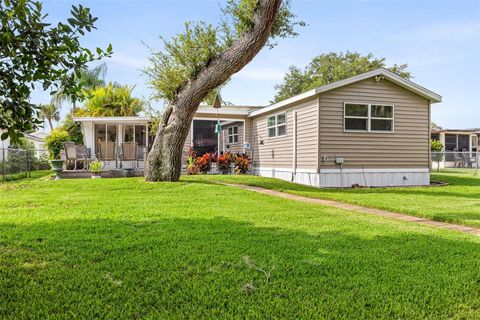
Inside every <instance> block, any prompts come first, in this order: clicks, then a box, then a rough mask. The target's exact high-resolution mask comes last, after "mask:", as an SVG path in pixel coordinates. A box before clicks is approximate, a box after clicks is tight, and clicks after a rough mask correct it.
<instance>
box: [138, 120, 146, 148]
mask: <svg viewBox="0 0 480 320" xmlns="http://www.w3.org/2000/svg"><path fill="white" fill-rule="evenodd" d="M135 142H136V143H137V145H138V146H139V147H142V148H143V147H146V146H147V127H146V126H144V125H136V126H135Z"/></svg>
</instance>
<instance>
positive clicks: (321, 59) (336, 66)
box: [274, 51, 411, 102]
mask: <svg viewBox="0 0 480 320" xmlns="http://www.w3.org/2000/svg"><path fill="white" fill-rule="evenodd" d="M407 67H408V65H407V64H401V65H397V64H395V65H393V66H392V67H388V68H387V66H386V63H385V58H376V57H375V56H374V55H373V54H372V53H369V54H367V55H362V54H360V53H358V52H350V51H347V52H345V53H343V52H340V53H335V52H331V53H327V54H321V55H319V56H317V57H315V58H313V59H312V61H311V62H310V63H309V64H308V65H307V66H306V67H305V68H304V69H301V68H299V67H296V66H291V67H290V68H289V71H288V72H287V73H286V74H285V76H284V77H283V82H282V83H280V84H277V85H275V89H276V90H277V93H276V95H275V98H274V102H278V101H281V100H284V99H287V98H290V97H293V96H295V95H297V94H300V93H302V92H305V91H308V90H310V89H314V88H317V87H320V86H323V85H326V84H329V83H332V82H335V81H339V80H343V79H346V78H350V77H353V76H356V75H358V74H361V73H365V72H368V71H371V70H374V69H378V68H387V69H389V70H390V71H392V72H393V73H395V74H397V75H399V76H401V77H403V78H405V79H410V78H411V74H410V72H408V71H407Z"/></svg>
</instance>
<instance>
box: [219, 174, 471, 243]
mask: <svg viewBox="0 0 480 320" xmlns="http://www.w3.org/2000/svg"><path fill="white" fill-rule="evenodd" d="M224 185H227V186H232V187H238V188H242V189H246V190H250V191H255V192H258V193H263V194H267V195H270V196H276V197H281V198H285V199H290V200H296V201H302V202H307V203H315V204H321V205H325V206H330V207H335V208H340V209H344V210H350V211H356V212H361V213H367V214H371V215H376V216H381V217H386V218H390V219H395V220H401V221H407V222H414V223H418V224H423V225H427V226H432V227H437V228H442V229H449V230H455V231H460V232H463V233H468V234H473V235H475V236H480V229H479V228H474V227H467V226H462V225H459V224H454V223H446V222H439V221H433V220H429V219H426V218H419V217H414V216H409V215H406V214H401V213H395V212H390V211H385V210H380V209H374V208H368V207H363V206H358V205H354V204H348V203H343V202H337V201H332V200H323V199H315V198H308V197H304V196H299V195H295V194H290V193H285V192H281V191H275V190H270V189H265V188H260V187H253V186H247V185H241V184H230V183H225V184H224Z"/></svg>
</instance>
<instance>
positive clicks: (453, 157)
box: [432, 151, 480, 171]
mask: <svg viewBox="0 0 480 320" xmlns="http://www.w3.org/2000/svg"><path fill="white" fill-rule="evenodd" d="M432 168H433V170H439V169H447V168H452V169H461V168H463V169H472V170H475V171H478V169H479V168H480V165H479V152H475V151H432Z"/></svg>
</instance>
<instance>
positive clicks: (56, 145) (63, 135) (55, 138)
mask: <svg viewBox="0 0 480 320" xmlns="http://www.w3.org/2000/svg"><path fill="white" fill-rule="evenodd" d="M69 140H70V135H69V134H68V132H67V130H65V129H63V128H57V129H55V130H53V131H52V133H51V134H50V135H49V136H48V137H46V138H45V146H46V147H47V149H48V152H49V154H50V159H60V152H61V151H62V149H63V143H64V142H67V141H69Z"/></svg>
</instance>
